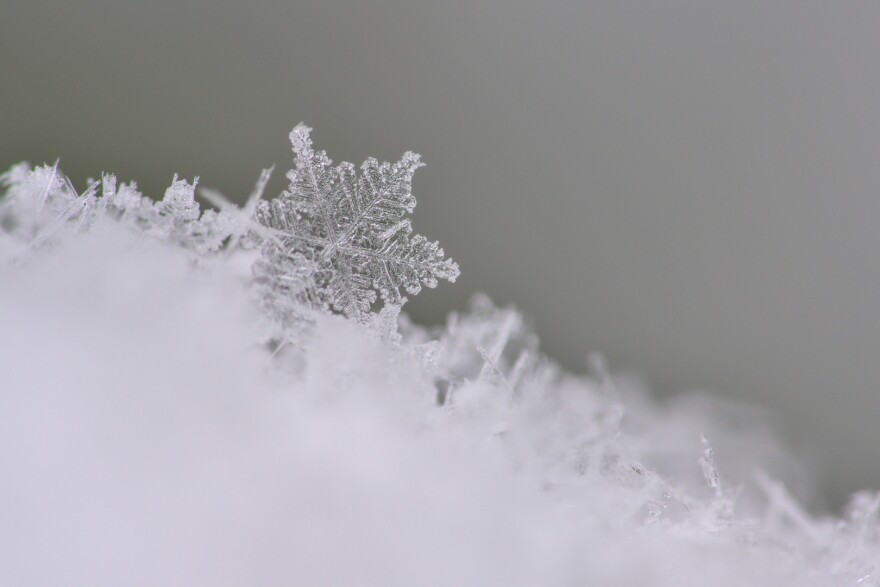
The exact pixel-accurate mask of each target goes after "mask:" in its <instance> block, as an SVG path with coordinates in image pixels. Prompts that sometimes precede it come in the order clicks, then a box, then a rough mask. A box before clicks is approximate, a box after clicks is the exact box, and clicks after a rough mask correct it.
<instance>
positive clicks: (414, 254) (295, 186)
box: [256, 124, 458, 323]
mask: <svg viewBox="0 0 880 587" xmlns="http://www.w3.org/2000/svg"><path fill="white" fill-rule="evenodd" d="M310 132H311V129H310V128H309V127H307V126H305V125H302V124H300V125H298V126H297V127H296V128H294V129H293V132H291V133H290V140H291V143H292V144H293V151H294V153H295V161H296V168H295V169H293V170H291V171H290V172H289V173H288V175H287V177H288V178H289V179H290V185H289V187H288V189H287V191H285V192H284V193H282V194H281V195H280V196H279V197H277V198H275V199H274V200H272V201H271V202H266V201H264V202H260V205H259V206H258V207H257V210H256V218H257V220H258V221H259V222H260V223H261V224H263V225H264V226H266V227H268V228H270V229H271V230H272V231H273V233H274V234H275V235H276V237H277V238H276V239H274V240H269V241H266V242H265V243H264V250H263V254H264V260H263V262H262V263H260V264H259V265H257V267H256V271H257V275H258V277H259V278H260V279H261V281H262V282H263V283H265V284H266V285H267V287H268V289H269V291H270V292H274V293H273V295H274V298H276V299H274V300H272V299H270V302H271V303H272V304H273V305H275V306H276V307H277V305H278V304H286V303H289V302H287V301H285V299H286V298H291V297H293V298H295V299H297V300H298V301H300V302H302V303H303V305H304V306H305V307H306V308H310V309H313V310H315V309H317V310H334V311H338V312H341V313H343V314H345V315H346V316H349V317H350V318H353V319H355V320H357V321H358V322H361V323H370V322H375V320H376V317H375V306H376V302H377V294H378V297H380V298H381V299H382V302H383V305H385V306H391V307H392V308H398V309H399V308H400V307H401V306H402V305H403V304H404V303H405V301H406V298H405V297H404V295H403V292H405V293H408V294H410V295H415V294H417V293H419V291H420V290H421V288H422V286H423V285H425V286H427V287H435V286H436V285H437V282H438V281H439V280H440V279H447V280H449V281H455V278H456V277H457V276H458V266H457V265H456V264H455V262H453V261H452V260H451V259H445V258H444V253H443V249H441V248H440V246H439V244H438V243H437V242H430V241H429V240H427V239H426V238H425V237H423V236H420V235H415V236H413V235H411V233H412V226H411V224H410V220H409V219H408V218H407V217H406V215H407V214H409V213H411V212H412V211H413V209H414V208H415V206H416V200H415V198H414V197H413V195H412V177H413V173H414V172H415V170H416V169H418V168H419V167H421V165H422V163H421V160H420V159H419V156H418V155H416V154H415V153H412V152H407V153H405V154H404V155H403V158H402V159H401V160H400V161H399V162H397V163H394V164H390V163H379V162H378V161H377V160H376V159H373V158H370V159H367V160H366V161H365V162H364V163H363V165H361V173H360V176H358V175H357V174H356V172H355V168H354V166H353V165H352V164H351V163H340V164H339V165H336V166H333V165H332V162H331V160H330V159H329V157H328V156H327V154H326V153H325V152H324V151H315V150H314V149H313V148H312V141H311V138H310V136H309V135H310ZM401 290H403V292H402V291H401ZM278 298H281V300H278ZM289 315H290V314H288V316H289Z"/></svg>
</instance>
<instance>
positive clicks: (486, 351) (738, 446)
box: [0, 125, 880, 587]
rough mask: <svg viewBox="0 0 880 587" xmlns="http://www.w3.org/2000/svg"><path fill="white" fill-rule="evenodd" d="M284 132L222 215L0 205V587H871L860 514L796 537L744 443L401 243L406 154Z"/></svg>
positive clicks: (869, 530)
mask: <svg viewBox="0 0 880 587" xmlns="http://www.w3.org/2000/svg"><path fill="white" fill-rule="evenodd" d="M309 132H310V129H308V128H307V127H305V126H302V125H300V126H298V127H297V128H295V129H294V131H293V132H292V133H291V140H292V143H293V149H294V153H295V163H296V165H295V169H294V170H293V171H291V172H290V173H289V174H288V178H289V180H290V184H289V187H288V189H287V190H286V191H284V192H283V193H281V194H280V195H279V196H277V197H276V198H274V199H271V200H266V199H263V193H264V191H265V187H266V185H267V182H268V180H269V174H270V172H271V171H270V170H266V171H264V172H263V174H262V175H261V177H260V179H259V181H258V183H257V186H256V188H255V190H254V192H253V194H252V195H251V197H250V198H249V199H248V201H247V203H246V204H245V205H244V206H243V207H242V208H238V207H237V206H234V205H232V204H230V203H229V202H227V201H226V200H225V199H224V198H223V197H222V196H220V195H219V194H218V193H216V192H213V191H210V190H205V189H203V190H200V191H199V193H198V195H200V196H202V197H204V198H205V199H206V200H207V201H208V202H210V203H212V204H214V205H215V207H216V208H217V210H205V211H203V210H202V209H201V207H200V205H199V204H198V202H197V200H196V196H197V192H196V183H197V181H196V180H194V181H193V182H192V183H190V182H188V181H186V180H180V179H178V178H177V177H175V178H174V180H173V182H172V184H171V186H170V187H169V188H168V190H167V191H166V193H165V196H164V198H163V199H161V200H159V201H153V200H151V199H149V198H147V197H145V196H143V195H142V194H141V193H140V192H139V191H138V190H137V187H136V185H134V184H124V183H123V184H120V183H119V182H118V181H117V179H116V178H115V177H114V176H112V175H104V176H102V178H101V179H100V180H97V181H94V182H91V184H90V185H89V186H88V187H87V188H86V189H85V190H84V191H82V192H79V191H78V190H77V189H76V188H75V187H74V186H73V185H72V183H71V182H70V181H69V180H68V179H67V178H65V177H64V175H63V174H62V173H61V172H60V170H59V169H58V167H57V165H56V166H42V167H36V168H31V167H30V166H28V165H19V166H15V167H13V168H12V169H11V170H10V171H8V172H7V173H6V174H5V175H3V176H2V182H3V189H4V192H3V194H2V195H0V504H2V508H0V585H11V586H13V585H14V586H21V587H28V586H37V585H40V586H42V585H89V586H103V585H107V586H110V585H114V586H116V585H144V586H146V585H150V586H154V585H186V586H227V585H228V586H243V585H248V586H251V585H309V586H319V585H358V586H369V585H375V586H397V585H400V586H407V587H411V586H414V585H418V586H431V585H437V586H456V587H460V586H468V585H474V586H487V585H504V586H517V585H522V586H534V585H547V586H553V585H560V586H569V585H571V586H574V585H603V586H618V585H619V586H632V585H640V586H657V587H665V586H670V587H671V586H676V587H680V586H688V585H701V586H704V585H713V586H719V587H726V586H739V585H774V586H788V585H790V586H798V587H809V586H853V587H855V586H871V585H873V586H880V494H878V493H877V492H861V493H858V494H856V495H854V496H853V498H852V500H851V502H850V504H849V506H848V508H847V509H846V511H845V512H844V513H843V515H842V516H841V517H839V518H835V517H821V516H817V515H815V514H811V513H810V512H808V511H807V510H806V509H804V508H803V507H802V506H801V505H799V504H800V501H799V500H798V499H797V498H796V497H795V494H797V495H799V496H800V495H803V494H804V493H805V491H804V487H805V486H807V485H809V483H808V482H807V481H805V477H804V475H803V473H802V471H801V470H800V469H799V467H798V466H797V464H796V463H794V462H793V461H792V460H791V459H789V458H788V457H787V456H786V455H785V453H784V451H782V450H781V449H780V448H779V447H778V446H777V444H776V443H775V442H774V441H773V438H772V435H771V434H770V433H769V432H768V431H767V427H766V426H765V425H764V424H763V423H762V420H761V417H760V415H758V414H756V413H754V412H753V411H750V410H748V409H745V408H738V407H735V406H730V405H726V404H723V403H721V402H718V401H714V400H711V399H708V398H704V397H680V398H678V399H677V400H675V401H672V402H668V403H662V404H661V403H659V402H657V401H655V400H653V399H652V398H651V397H650V396H649V395H648V394H646V393H644V392H643V391H642V390H641V388H640V386H639V385H638V384H637V383H636V382H634V381H629V380H626V379H625V378H623V377H620V376H616V375H615V376H613V375H612V374H611V373H610V372H609V371H608V369H607V368H606V367H605V366H604V364H603V361H602V360H601V358H600V357H593V358H592V360H591V361H590V365H591V368H590V370H589V373H588V374H585V375H575V374H572V373H567V372H565V371H563V370H562V369H560V368H559V367H558V366H557V365H555V364H554V363H553V362H552V361H551V360H550V359H548V358H547V357H546V356H544V355H542V354H541V352H540V350H539V345H538V340H537V338H536V337H535V336H534V334H532V333H531V332H530V330H529V329H528V327H527V325H526V323H525V321H524V320H523V317H522V315H521V314H519V313H518V312H517V311H515V310H513V309H510V308H498V307H496V306H494V305H493V304H492V303H491V301H489V299H488V298H485V297H477V298H475V299H474V300H473V302H472V303H471V306H470V308H469V309H468V310H467V311H464V312H461V313H454V314H452V315H451V316H450V317H449V319H448V321H447V323H446V324H445V325H444V326H442V327H437V328H424V327H421V326H417V325H414V324H412V323H411V322H410V321H409V319H408V318H407V317H406V315H405V314H401V313H400V311H401V308H402V307H403V305H404V303H405V301H406V298H405V295H416V294H417V293H419V290H420V288H421V287H423V286H428V287H434V286H435V285H437V283H438V281H440V280H450V281H452V280H454V279H455V277H456V276H457V274H458V267H457V266H456V265H455V263H453V262H452V261H451V260H449V259H446V258H445V255H444V253H443V251H442V249H440V247H439V245H438V244H437V243H432V242H430V241H428V240H427V239H425V238H424V237H421V236H413V235H412V227H411V224H410V220H409V218H408V214H409V213H411V212H412V211H413V208H414V207H415V199H414V198H413V196H412V190H411V187H412V178H413V173H414V171H415V170H416V169H417V168H418V167H419V166H420V165H421V163H420V161H419V158H418V156H417V155H415V154H413V153H406V154H405V155H404V156H403V158H402V160H401V161H400V162H398V163H394V164H389V163H379V162H377V161H376V160H373V159H368V160H367V161H366V162H365V163H364V164H363V165H362V166H361V168H360V173H357V172H356V171H355V168H354V167H353V166H352V165H351V164H348V163H342V164H340V165H336V166H333V165H332V163H331V161H330V160H329V158H328V157H327V155H326V154H325V153H324V152H322V151H315V150H314V149H313V147H312V143H311V140H310V136H309Z"/></svg>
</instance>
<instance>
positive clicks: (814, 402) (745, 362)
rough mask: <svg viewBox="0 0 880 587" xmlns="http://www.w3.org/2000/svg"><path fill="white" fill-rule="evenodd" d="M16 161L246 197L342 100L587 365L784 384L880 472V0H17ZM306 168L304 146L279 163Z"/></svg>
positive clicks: (873, 480) (859, 481)
mask: <svg viewBox="0 0 880 587" xmlns="http://www.w3.org/2000/svg"><path fill="white" fill-rule="evenodd" d="M0 18H2V20H0V137H2V142H0V165H2V166H4V167H5V166H7V165H9V164H11V163H13V162H15V161H18V160H21V159H26V160H30V161H31V162H34V163H39V162H43V161H49V162H51V161H54V160H55V158H56V157H61V160H62V167H63V168H64V169H65V170H66V172H67V173H68V174H69V175H71V176H72V177H73V178H74V179H75V181H76V182H77V183H79V184H80V185H82V184H83V182H84V181H85V179H86V178H87V177H89V176H97V175H98V174H99V173H100V172H101V171H102V170H113V171H116V172H118V173H119V174H120V176H121V177H122V178H123V179H131V178H134V179H137V180H138V181H139V183H140V185H141V187H142V188H144V189H145V190H146V191H147V192H148V193H150V194H152V195H158V196H161V194H162V190H163V189H164V187H165V186H166V185H167V184H168V182H169V180H170V179H171V176H172V174H173V173H174V172H181V173H182V174H184V175H186V176H192V175H196V174H198V175H201V177H202V184H203V185H210V186H213V187H216V188H219V189H220V190H222V191H223V192H225V193H226V194H228V195H230V196H231V197H234V198H240V197H242V196H243V195H244V194H246V193H247V192H248V190H249V189H250V187H251V185H252V183H253V181H254V180H255V179H256V177H257V174H258V173H259V170H260V169H261V168H262V167H263V166H266V165H268V164H271V163H273V162H274V163H278V164H279V169H281V170H284V169H287V168H288V164H289V158H290V155H289V150H288V144H287V133H288V131H289V129H290V128H291V127H292V126H293V125H294V124H295V123H297V122H299V121H300V120H304V121H306V122H307V123H309V124H311V125H312V126H314V127H315V129H316V131H315V134H314V137H315V139H316V141H317V143H318V145H319V146H321V147H323V148H326V149H328V151H329V152H330V154H331V156H333V157H334V159H337V160H339V159H347V160H354V161H355V162H359V161H361V160H362V159H363V158H364V157H365V156H367V155H375V156H377V157H380V158H385V159H391V160H394V159H396V158H397V157H398V156H399V155H400V154H401V153H402V152H403V151H404V150H406V149H413V150H416V151H418V152H420V153H422V155H423V156H424V158H425V160H426V161H427V163H428V167H427V168H425V169H423V170H421V171H420V172H419V173H418V174H417V176H416V186H415V187H416V195H417V197H418V200H419V209H418V210H417V213H416V217H415V225H416V229H417V231H419V232H422V233H424V234H426V235H427V236H429V237H430V238H436V239H439V240H440V241H441V243H443V244H444V246H445V248H446V250H447V252H448V253H449V254H451V255H452V256H453V257H454V258H456V259H457V260H458V261H459V262H460V264H461V268H462V277H461V279H460V282H459V283H458V284H457V285H455V286H449V285H444V286H442V287H441V288H440V289H438V290H436V291H432V292H428V293H425V294H424V295H423V296H421V297H420V298H419V299H418V300H417V301H415V302H413V303H412V304H411V305H410V310H411V313H412V314H414V316H415V317H416V318H417V319H418V320H419V321H422V322H436V321H440V320H441V319H442V318H443V316H445V314H446V313H447V311H449V310H451V309H456V308H461V307H463V306H464V304H465V301H466V299H467V298H468V297H469V295H470V294H471V293H472V292H474V291H480V290H482V291H486V292H488V293H490V294H491V295H492V297H493V298H494V299H495V300H496V301H498V302H501V303H508V302H512V303H515V304H516V305H518V306H519V307H521V308H522V309H524V310H525V311H526V312H527V313H528V314H530V315H531V316H532V317H533V319H534V323H535V325H536V328H537V330H538V332H539V333H540V335H541V338H542V341H543V344H544V348H545V349H546V350H547V351H548V352H549V353H550V354H551V355H553V356H555V357H556V358H558V359H560V360H561V361H563V362H564V363H565V364H567V365H568V366H569V367H572V368H574V369H583V365H584V356H585V354H586V353H587V352H589V351H594V350H601V351H603V352H604V353H605V354H606V355H607V356H608V357H609V360H610V363H611V365H612V367H613V368H615V369H631V370H634V371H636V372H638V373H640V374H642V375H643V376H644V378H645V379H646V380H647V381H648V382H649V384H650V385H651V386H652V387H653V388H654V389H655V390H656V391H657V392H658V393H661V394H669V393H673V392H677V391H683V390H689V389H710V390H712V391H714V392H717V393H721V394H725V395H726V396H728V397H732V398H738V399H741V400H747V401H750V402H753V403H756V404H758V405H761V406H766V407H768V408H770V409H772V410H775V411H776V413H777V414H778V415H780V417H781V418H782V420H783V423H784V426H783V429H784V431H785V434H786V435H787V438H788V440H789V441H790V442H792V443H794V444H796V445H797V446H798V448H799V450H800V452H801V453H802V454H803V455H804V456H805V457H806V458H807V459H810V460H812V461H814V462H816V463H818V465H819V467H820V472H821V476H822V483H823V488H824V489H825V491H826V492H827V495H828V496H829V498H830V500H829V501H830V503H831V504H837V503H839V502H840V500H841V499H842V498H843V496H844V495H845V494H846V493H847V492H849V491H851V490H854V489H857V488H860V487H864V486H874V487H877V486H878V485H880V451H878V450H875V447H876V446H877V445H878V442H880V431H878V427H877V425H876V420H877V417H878V415H880V394H878V386H880V368H878V361H877V356H878V350H880V311H878V308H877V305H878V301H880V273H878V269H880V256H878V251H880V231H878V229H877V228H878V224H880V165H878V155H880V114H878V108H880V3H877V2H873V1H860V2H859V1H844V2H812V1H804V0H798V1H797V2H781V1H779V2H767V1H759V2H751V1H743V0H737V1H735V2H732V1H729V2H713V1H708V0H698V1H693V2H685V1H679V0H667V1H664V2H648V1H644V2H624V1H614V2H596V1H590V2H585V1H583V0H580V1H575V0H569V1H565V2H559V1H553V0H542V1H537V0H535V1H531V2H523V1H521V0H513V1H511V0H504V1H501V0H492V1H474V0H456V1H454V2H440V1H433V2H428V1H424V2H414V1H407V0H388V1H365V0H361V1H357V2H332V1H328V0H323V1H315V2H311V1H310V2H304V1H288V2H283V1H281V0H275V1H272V2H266V3H260V2H247V3H245V2H239V3H230V2H209V1H208V0H197V1H181V0H174V1H167V0H151V1H149V2H124V1H120V0H80V1H77V2H72V1H54V2H39V1H36V0H29V1H27V2H20V1H18V0H4V2H2V17H0ZM282 186H283V174H282V173H279V174H277V175H276V178H275V181H274V182H273V184H272V187H273V191H275V192H277V191H279V190H280V189H281V188H282Z"/></svg>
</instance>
